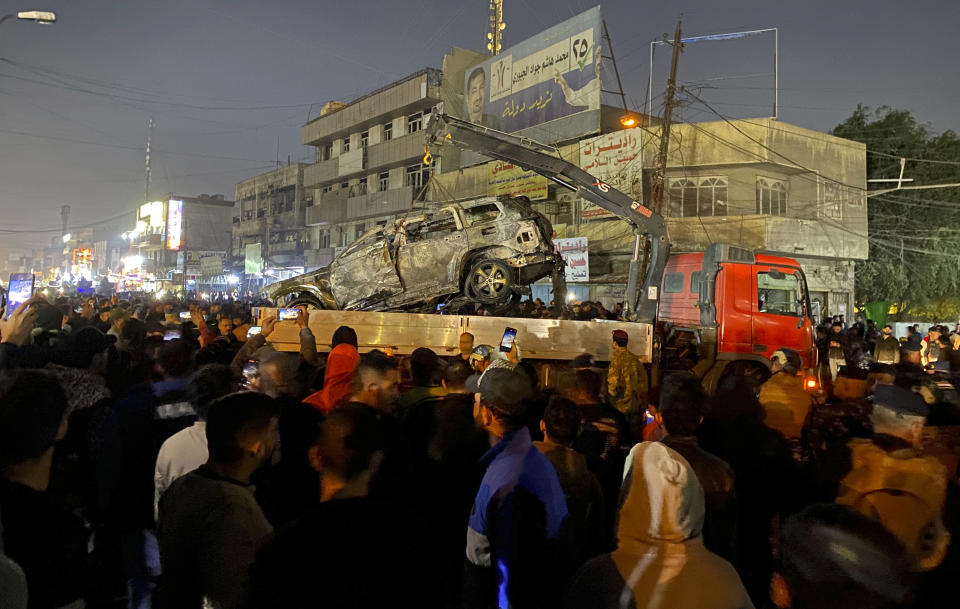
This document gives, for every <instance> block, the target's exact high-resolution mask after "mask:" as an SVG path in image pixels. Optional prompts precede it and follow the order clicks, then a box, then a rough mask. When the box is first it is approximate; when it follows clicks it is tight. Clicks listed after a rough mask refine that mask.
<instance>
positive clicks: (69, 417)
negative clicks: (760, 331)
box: [0, 298, 960, 609]
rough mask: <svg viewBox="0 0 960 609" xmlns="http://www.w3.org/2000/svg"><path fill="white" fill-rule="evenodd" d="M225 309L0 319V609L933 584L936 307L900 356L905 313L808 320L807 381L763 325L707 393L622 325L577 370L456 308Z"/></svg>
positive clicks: (625, 602)
mask: <svg viewBox="0 0 960 609" xmlns="http://www.w3.org/2000/svg"><path fill="white" fill-rule="evenodd" d="M251 305H252V303H250V302H233V301H227V302H221V303H213V304H209V303H208V304H203V303H193V304H189V303H179V302H175V301H167V302H153V301H149V300H146V299H142V300H139V301H133V302H129V303H127V302H119V301H117V300H116V299H112V300H109V301H107V300H103V299H97V298H92V299H88V300H78V299H60V300H57V301H56V302H53V303H50V302H47V301H45V300H43V299H40V298H34V299H31V300H30V301H28V302H27V303H24V304H23V305H21V306H20V307H18V308H17V309H16V310H15V311H11V312H7V313H8V315H7V314H5V315H4V316H3V320H2V321H0V541H2V543H0V608H3V609H6V608H8V607H16V608H18V609H22V608H24V607H30V608H56V607H83V606H86V607H96V608H100V607H104V608H106V607H130V608H137V609H140V608H151V607H158V608H161V609H167V608H171V609H172V608H177V609H181V608H186V609H194V608H196V609H200V608H206V607H213V608H217V609H219V608H246V607H254V608H258V607H265V608H272V607H277V608H285V607H312V606H317V607H374V606H399V607H407V606H409V607H413V606H416V607H437V608H446V607H478V608H492V607H503V608H507V607H512V608H516V609H525V608H528V607H529V608H548V607H549V608H552V607H568V608H571V609H574V608H576V609H580V608H590V607H595V608H611V609H613V608H630V607H635V608H637V609H640V608H647V607H661V608H676V609H686V608H690V609H693V608H697V609H714V608H715V609H739V608H750V607H779V608H783V609H785V608H788V607H789V608H795V609H821V608H822V609H827V608H838V609H839V608H841V607H843V608H849V607H858V608H866V609H871V608H877V609H880V608H898V607H913V606H916V607H947V606H953V605H954V604H955V602H956V601H951V600H950V599H951V598H953V597H954V596H955V593H954V592H953V591H952V586H951V584H952V581H951V577H952V576H954V575H956V574H957V573H958V571H960V566H958V563H960V558H958V556H957V552H956V549H955V547H954V546H955V544H954V545H951V544H950V531H952V530H956V527H957V525H958V524H960V523H958V522H957V520H958V513H960V510H958V509H957V503H956V502H957V496H956V491H957V473H958V470H957V453H958V451H957V450H951V446H950V445H949V441H948V440H949V437H950V436H949V432H950V431H951V430H953V429H957V428H958V427H956V426H957V425H958V424H960V418H958V413H960V400H958V398H957V393H956V391H955V390H954V391H953V392H952V393H951V392H950V391H949V390H948V389H947V388H946V387H945V386H944V384H946V385H950V384H951V383H952V376H951V374H952V372H951V369H950V367H949V364H950V362H951V361H952V360H951V349H952V348H953V344H952V340H951V338H950V336H949V333H947V332H942V331H940V332H936V331H932V332H931V333H930V335H929V336H928V340H927V341H926V343H927V344H926V345H922V344H921V345H920V348H919V349H917V351H916V352H917V353H918V356H917V357H914V356H913V355H912V353H914V347H915V346H916V343H917V342H924V341H922V340H921V339H920V338H919V335H917V338H916V339H914V338H912V337H911V338H908V340H906V341H905V342H903V343H900V341H898V340H897V339H896V337H890V336H889V334H887V335H885V334H883V333H876V332H874V331H873V329H872V327H868V326H866V325H864V326H863V329H862V331H861V330H860V329H858V328H857V327H856V326H854V327H853V328H852V329H845V328H844V327H843V323H842V322H840V321H839V320H837V321H838V322H839V330H837V324H836V323H835V324H834V325H833V326H832V327H831V328H830V333H824V335H823V336H821V337H820V338H821V340H820V343H821V349H822V351H823V352H822V353H821V362H824V366H825V371H826V374H825V378H826V379H827V380H828V382H827V383H825V385H826V393H816V392H812V391H811V390H810V388H809V387H808V386H807V375H806V372H807V371H805V370H803V369H802V364H801V362H800V357H799V356H798V355H797V354H796V353H794V352H792V351H790V350H789V349H782V350H780V351H778V352H777V353H775V354H774V355H773V357H772V360H771V372H772V375H770V376H769V377H768V378H766V379H765V380H764V382H762V384H759V385H758V384H757V383H756V382H755V381H756V379H755V378H752V377H748V376H743V377H736V378H731V379H728V381H729V382H725V383H723V384H721V386H720V388H719V389H718V390H717V391H716V393H715V395H713V396H708V395H706V394H705V392H704V388H703V386H702V385H701V382H700V379H698V378H697V377H696V376H694V374H692V373H691V372H687V371H673V372H669V373H665V374H664V375H663V378H662V379H657V378H651V376H650V374H651V371H650V369H649V367H648V366H645V365H644V364H642V363H641V361H640V359H639V358H638V357H637V356H636V355H634V354H633V353H631V351H630V347H631V345H630V339H631V336H630V334H629V333H628V332H626V331H623V330H617V331H615V332H613V333H612V335H611V348H612V353H613V355H612V357H611V362H610V363H609V365H608V366H605V367H604V366H599V365H597V364H596V363H595V362H594V361H593V359H592V358H591V357H590V356H589V355H588V354H585V356H584V357H581V358H578V359H576V360H574V361H573V362H569V363H562V364H560V363H557V362H554V363H551V364H544V363H543V362H536V363H534V362H530V361H525V360H523V359H522V357H521V355H520V350H519V349H517V347H516V344H515V345H514V347H512V348H511V349H510V350H509V351H506V352H504V351H502V350H501V349H500V348H498V347H496V346H490V345H476V344H474V337H473V336H472V335H470V334H469V333H464V334H463V335H461V336H459V337H452V342H453V341H456V343H457V346H458V349H457V353H456V354H455V355H453V356H452V357H441V356H439V355H437V354H436V353H435V352H434V351H432V350H430V349H427V348H424V347H421V348H417V349H415V350H413V352H412V353H411V354H409V355H394V354H390V353H384V352H381V351H377V350H373V351H369V352H366V353H362V354H361V353H360V349H359V346H360V345H359V341H358V339H357V334H356V332H355V331H354V330H353V329H351V328H350V327H347V326H342V327H340V328H339V329H337V331H336V332H335V333H334V334H333V335H332V336H322V337H321V336H314V334H313V332H312V331H311V329H310V327H309V324H308V312H307V311H306V310H305V309H301V311H300V313H299V315H298V317H297V318H296V319H292V320H286V321H278V320H277V319H275V318H272V317H267V318H266V319H263V320H262V324H261V325H260V326H258V327H259V328H260V333H259V334H252V333H250V327H251V321H252V319H251V313H252V311H251ZM525 308H526V309H527V311H526V313H527V314H529V315H531V316H536V315H537V310H538V309H543V310H545V309H546V307H545V306H543V303H539V305H538V304H537V303H536V302H533V303H532V304H529V305H526V307H525ZM541 314H542V313H541ZM608 314H609V315H614V316H615V313H613V312H609V313H608V312H606V311H605V310H602V309H601V308H600V307H597V306H596V305H595V304H594V303H589V306H588V304H587V303H584V304H583V305H581V306H580V307H579V310H578V311H577V315H578V316H580V317H577V318H578V319H580V318H582V319H592V318H596V317H604V316H606V315H608ZM583 316H586V317H583ZM591 316H592V317H591ZM279 324H290V325H292V326H294V327H296V328H298V330H299V340H300V349H299V353H285V352H280V351H277V350H275V349H274V348H273V347H272V346H271V344H270V338H271V336H272V335H273V333H274V332H275V331H276V329H277V327H278V326H279ZM940 330H943V329H940ZM889 338H893V340H894V341H896V342H897V343H898V344H897V345H893V343H892V342H890V340H889ZM944 338H946V340H944ZM518 341H522V336H521V337H518ZM857 341H859V343H858V342H857ZM318 344H319V345H320V348H319V349H318ZM857 344H859V345H860V346H859V347H858V346H857ZM451 346H452V345H451ZM935 348H938V349H935ZM836 349H839V350H840V351H839V352H838V351H836ZM894 351H896V355H892V353H893V352H894ZM841 354H842V361H837V360H840V358H841ZM891 358H894V361H889V360H890V359H891ZM864 362H865V365H864ZM941 362H946V363H947V364H948V365H947V366H942V365H940V363H941ZM929 364H933V366H932V368H930V369H929V370H927V369H925V365H927V366H929ZM545 366H549V369H550V373H549V375H547V374H546V373H545ZM953 371H960V369H957V368H954V369H953ZM548 376H549V381H550V382H549V383H547V382H545V381H546V380H547V377H548ZM931 438H933V439H934V440H936V441H931ZM944 447H946V448H944ZM952 449H956V446H952Z"/></svg>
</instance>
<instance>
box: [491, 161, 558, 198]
mask: <svg viewBox="0 0 960 609" xmlns="http://www.w3.org/2000/svg"><path fill="white" fill-rule="evenodd" d="M504 195H506V196H509V197H520V196H524V197H529V198H530V200H531V201H541V200H543V199H546V198H547V178H545V177H544V176H542V175H538V174H536V173H534V172H532V171H524V170H523V169H521V168H519V167H517V166H515V165H511V164H510V163H505V162H503V161H492V162H490V163H487V196H490V197H499V196H504Z"/></svg>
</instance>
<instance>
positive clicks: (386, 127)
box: [383, 121, 393, 142]
mask: <svg viewBox="0 0 960 609" xmlns="http://www.w3.org/2000/svg"><path fill="white" fill-rule="evenodd" d="M392 139H393V122H392V121H391V122H389V123H384V124H383V141H384V142H389V141H390V140H392Z"/></svg>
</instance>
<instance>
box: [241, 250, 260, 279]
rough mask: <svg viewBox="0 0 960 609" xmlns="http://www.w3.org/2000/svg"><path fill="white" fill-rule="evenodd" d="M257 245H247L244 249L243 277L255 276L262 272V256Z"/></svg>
mask: <svg viewBox="0 0 960 609" xmlns="http://www.w3.org/2000/svg"><path fill="white" fill-rule="evenodd" d="M260 252H261V247H260V244H259V243H248V244H247V246H246V248H245V249H244V252H243V254H244V256H243V272H244V274H245V275H257V274H259V273H262V272H263V256H262V254H261V253H260Z"/></svg>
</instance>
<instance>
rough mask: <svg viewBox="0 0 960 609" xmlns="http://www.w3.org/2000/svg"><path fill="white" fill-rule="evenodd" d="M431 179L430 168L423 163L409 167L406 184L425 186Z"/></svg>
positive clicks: (418, 186)
mask: <svg viewBox="0 0 960 609" xmlns="http://www.w3.org/2000/svg"><path fill="white" fill-rule="evenodd" d="M429 180H430V168H429V167H426V166H424V165H423V164H422V163H417V164H416V165H411V166H409V167H407V178H406V185H407V186H414V187H416V188H423V185H424V184H426V183H427V182H428V181H429Z"/></svg>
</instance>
